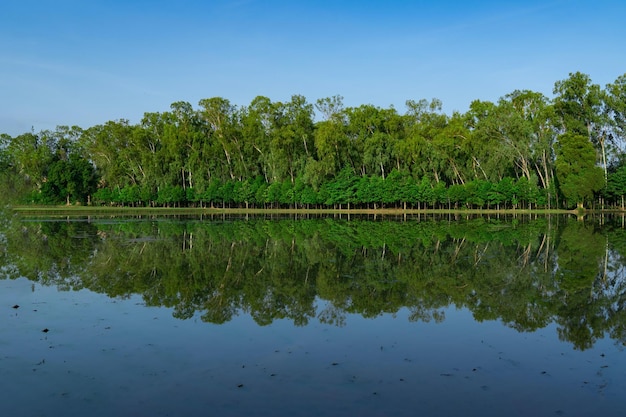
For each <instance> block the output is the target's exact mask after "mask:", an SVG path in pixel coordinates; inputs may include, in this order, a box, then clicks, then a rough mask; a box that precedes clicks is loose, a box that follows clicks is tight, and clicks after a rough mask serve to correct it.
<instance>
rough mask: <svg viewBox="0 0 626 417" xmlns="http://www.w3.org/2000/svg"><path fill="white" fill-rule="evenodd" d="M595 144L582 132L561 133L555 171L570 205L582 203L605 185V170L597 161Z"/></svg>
mask: <svg viewBox="0 0 626 417" xmlns="http://www.w3.org/2000/svg"><path fill="white" fill-rule="evenodd" d="M595 161H596V157H595V152H594V149H593V145H592V144H591V143H590V142H589V141H588V140H587V138H585V137H584V136H582V135H576V134H570V133H566V134H563V135H561V136H559V143H558V148H557V160H556V173H557V178H558V180H559V186H560V189H561V191H562V192H563V196H564V197H565V198H566V199H567V201H568V203H569V205H570V206H572V205H574V204H576V203H578V205H579V206H582V205H583V203H584V202H585V201H589V200H590V199H591V198H592V197H593V194H594V192H597V191H599V190H600V189H602V186H603V185H604V178H603V175H602V170H601V169H600V168H599V167H597V166H596V164H595Z"/></svg>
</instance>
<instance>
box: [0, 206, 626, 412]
mask: <svg viewBox="0 0 626 417" xmlns="http://www.w3.org/2000/svg"><path fill="white" fill-rule="evenodd" d="M607 223H608V224H607ZM2 236H3V239H2V240H0V254H1V255H0V256H1V260H2V265H3V266H2V269H1V270H0V271H1V272H2V277H3V278H4V279H2V280H0V312H1V314H2V319H1V320H0V370H1V371H0V372H1V376H0V392H2V409H3V410H4V411H3V413H2V414H3V415H14V416H56V415H64V416H74V415H76V416H78V415H81V416H82V415H102V416H109V415H120V416H160V415H162V416H166V415H170V416H172V415H186V416H196V415H198V416H199V415H202V416H206V415H209V416H211V415H215V416H243V415H259V416H263V415H292V416H317V415H341V416H344V415H354V416H357V415H358V416H415V415H427V416H449V415H466V416H467V415H469V416H474V415H475V416H502V415H507V416H529V415H534V416H560V415H563V416H589V415H604V416H621V415H624V407H625V406H626V396H625V395H624V394H625V392H624V386H625V383H626V356H625V355H626V354H625V352H624V341H625V340H626V338H625V337H624V334H625V331H624V330H625V329H626V317H625V316H624V314H625V313H623V310H624V300H625V296H626V291H625V288H626V287H625V284H624V281H625V277H624V262H623V259H624V258H623V254H624V253H626V251H624V246H626V239H625V234H624V229H623V228H622V227H621V223H620V222H619V221H617V222H616V223H615V222H605V221H604V220H601V221H596V220H593V219H592V220H586V221H583V222H579V221H576V220H575V219H574V220H572V219H567V218H543V219H532V220H531V219H527V220H523V219H522V220H515V219H504V220H502V219H499V220H492V219H483V218H480V219H470V220H464V219H460V220H458V221H454V222H450V221H445V220H444V221H440V220H435V219H409V220H407V221H395V220H394V221H371V220H356V221H355V220H351V221H349V222H348V221H345V220H332V219H313V220H306V219H300V220H297V221H293V220H290V219H283V220H267V219H249V220H240V219H230V220H227V221H222V220H220V221H217V220H211V219H209V220H206V219H204V220H199V219H148V220H144V219H106V220H105V219H90V220H89V221H87V220H85V219H75V220H71V221H67V220H63V221H56V220H50V219H46V220H45V221H40V220H32V219H31V220H29V219H20V220H19V221H17V222H11V224H9V225H8V226H7V227H6V230H5V231H4V232H3V235H2ZM16 306H19V307H18V308H14V307H16ZM44 330H47V331H44Z"/></svg>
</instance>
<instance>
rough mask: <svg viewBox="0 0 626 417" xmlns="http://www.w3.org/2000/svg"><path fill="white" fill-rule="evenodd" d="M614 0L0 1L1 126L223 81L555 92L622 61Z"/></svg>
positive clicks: (79, 115)
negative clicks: (576, 76) (573, 78)
mask: <svg viewBox="0 0 626 417" xmlns="http://www.w3.org/2000/svg"><path fill="white" fill-rule="evenodd" d="M625 22H626V2H625V1H623V0H612V1H604V0H596V1H583V0H572V1H567V0H545V1H537V0H527V1H502V0H500V1H433V0H429V1H394V0H388V1H370V0H359V1H356V0H355V1H352V0H349V1H348V0H347V1H341V0H317V1H313V0H311V1H306V2H304V1H295V0H291V1H280V0H231V1H226V0H212V1H211V0H207V1H201V0H170V1H161V0H139V1H133V0H40V1H36V0H3V1H2V2H1V3H0V132H4V133H8V134H10V135H17V134H20V133H24V132H26V131H30V129H31V127H33V128H34V129H35V131H39V130H42V129H53V128H54V127H55V126H57V125H78V126H80V127H83V128H87V127H90V126H93V125H96V124H100V123H104V122H106V121H108V120H117V119H121V118H124V119H129V120H130V121H131V123H138V122H139V121H140V120H141V117H142V115H143V113H144V112H153V111H167V110H169V105H170V104H171V103H172V102H175V101H188V102H190V103H191V104H192V105H193V106H194V108H197V107H198V106H197V104H198V101H199V100H200V99H202V98H209V97H215V96H221V97H224V98H227V99H229V100H230V101H231V103H233V104H236V105H247V104H249V103H250V101H251V100H252V99H253V98H254V97H255V96H257V95H264V96H267V97H269V98H270V99H271V100H272V101H287V100H289V99H290V97H291V95H293V94H302V95H304V96H305V97H306V98H307V99H308V100H309V101H310V102H312V103H313V102H315V100H317V99H318V98H322V97H329V96H332V95H337V94H338V95H342V96H343V97H344V103H345V104H346V105H347V106H358V105H361V104H374V105H377V106H381V107H388V106H390V105H393V106H394V107H395V108H396V109H398V111H400V112H401V113H403V112H404V111H405V106H404V103H405V101H406V100H407V99H414V100H419V99H422V98H426V99H431V98H433V97H436V98H439V99H440V100H442V101H443V104H444V111H445V112H446V113H447V114H451V113H452V111H454V110H458V111H461V112H465V111H467V109H468V106H469V104H470V102H471V101H472V100H475V99H480V100H490V101H496V100H498V98H500V97H501V96H503V95H505V94H508V93H510V92H512V91H514V90H516V89H530V90H534V91H538V92H541V93H544V94H545V95H547V96H548V97H552V88H553V86H554V82H555V81H558V80H562V79H565V78H567V77H568V74H569V73H570V72H575V71H581V72H583V73H586V74H588V75H589V76H591V79H592V80H593V82H594V83H596V84H600V85H601V86H602V87H604V86H605V85H606V84H607V83H610V82H613V81H615V79H616V78H617V77H618V76H619V75H621V74H624V73H626V23H625Z"/></svg>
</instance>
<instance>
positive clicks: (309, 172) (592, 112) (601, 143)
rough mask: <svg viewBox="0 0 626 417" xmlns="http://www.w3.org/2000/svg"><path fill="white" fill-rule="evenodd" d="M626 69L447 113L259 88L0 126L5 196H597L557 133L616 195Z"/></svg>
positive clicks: (319, 200) (292, 201) (465, 203)
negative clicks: (37, 128)
mask: <svg viewBox="0 0 626 417" xmlns="http://www.w3.org/2000/svg"><path fill="white" fill-rule="evenodd" d="M625 80H626V74H625V75H623V76H620V77H618V78H617V80H616V81H615V82H614V83H612V84H609V85H607V87H606V89H601V88H600V87H599V86H598V85H595V84H593V83H592V82H591V78H590V77H589V76H588V75H586V74H582V73H579V72H576V73H572V74H570V76H569V78H567V79H565V80H562V81H558V82H556V83H555V87H554V94H555V98H554V99H553V100H549V99H548V98H546V97H545V96H543V95H542V94H541V93H537V92H533V91H528V90H516V91H514V92H512V93H510V94H507V95H505V96H504V97H502V98H501V99H499V100H498V101H497V102H495V103H494V102H489V101H481V100H474V101H473V102H472V103H471V104H470V108H469V110H468V111H467V112H466V113H464V114H461V113H458V112H454V113H453V114H452V115H449V116H448V115H445V114H443V113H442V112H441V108H442V103H441V102H440V101H439V100H437V99H432V100H430V101H428V100H424V99H422V100H418V101H415V100H407V102H406V112H405V113H404V114H401V113H399V112H398V111H397V110H396V109H395V108H393V107H388V108H381V107H377V106H374V105H370V104H364V105H360V106H356V107H344V105H343V99H342V97H340V96H334V97H330V98H322V99H319V100H317V101H316V104H315V106H314V105H312V104H311V103H309V102H307V100H306V98H305V97H303V96H300V95H293V96H292V97H291V98H290V100H288V101H284V102H280V101H279V102H273V101H271V100H270V99H269V98H267V97H262V96H259V97H255V98H254V99H253V100H252V102H251V103H250V104H249V105H248V106H237V105H234V104H232V103H231V102H230V101H229V100H227V99H225V98H222V97H212V98H206V99H202V100H200V101H199V103H198V108H194V106H192V105H191V104H190V103H188V102H184V101H178V102H174V103H172V104H171V106H170V109H169V111H165V112H151V113H145V114H144V116H143V118H142V119H141V121H140V123H138V124H136V125H132V124H130V123H129V122H128V121H127V120H118V121H109V122H106V123H105V124H103V125H97V126H93V127H90V128H88V129H86V130H83V129H81V128H79V127H76V126H73V127H67V126H59V127H57V128H56V129H55V130H53V131H47V130H46V131H42V132H39V133H35V132H29V133H24V134H22V135H18V136H16V137H10V136H8V135H2V136H1V138H2V140H1V141H0V168H2V171H0V187H2V189H3V190H5V191H6V193H3V195H4V196H7V197H9V196H10V198H11V200H13V201H19V200H22V201H31V202H32V201H34V202H39V203H62V202H82V203H85V202H89V201H90V194H93V195H97V198H94V199H93V202H97V203H98V204H117V205H146V206H148V205H150V206H153V205H161V206H184V205H193V206H196V205H199V204H201V205H204V204H212V205H220V206H221V205H224V206H232V205H236V206H245V207H264V206H265V205H267V204H271V205H272V206H273V207H301V206H305V205H307V206H310V205H316V206H318V207H332V206H337V205H339V204H341V205H342V206H346V205H347V204H350V205H351V207H352V206H354V207H373V206H376V207H380V206H387V207H395V206H404V205H405V204H406V205H407V206H413V207H431V208H432V207H452V206H457V207H469V208H493V207H495V208H502V207H506V208H511V207H514V208H517V207H524V208H526V207H528V208H531V207H548V208H549V207H554V204H555V203H556V202H560V201H562V200H564V199H565V200H568V201H569V202H570V203H574V202H581V201H574V200H580V199H584V200H587V201H591V200H592V199H594V198H596V197H599V196H600V193H599V188H598V187H597V184H596V183H595V180H596V177H595V174H590V172H591V171H594V170H587V169H586V168H584V169H583V168H580V169H582V171H580V169H578V171H576V172H573V171H572V170H569V171H568V169H567V167H565V165H564V164H563V163H559V161H558V160H559V159H560V160H561V162H563V157H562V156H561V157H557V153H558V152H561V153H563V152H565V153H566V154H568V155H569V156H567V157H566V158H569V161H572V160H574V159H577V158H578V157H577V156H575V155H574V154H573V153H572V152H569V151H567V150H566V149H565V150H564V149H563V146H562V144H559V143H557V141H556V139H557V137H558V136H559V135H569V136H565V139H563V140H564V141H565V142H567V141H568V139H567V137H571V136H572V135H573V136H576V135H579V136H582V137H584V138H585V139H586V141H587V142H589V143H590V144H591V145H592V149H593V150H594V151H595V155H594V157H595V160H594V163H596V162H597V163H598V165H600V166H602V167H604V168H605V177H606V179H607V182H606V183H605V185H607V187H608V188H606V190H605V191H604V194H603V195H604V197H605V199H607V202H610V203H611V204H620V201H621V195H618V194H617V193H618V191H617V190H616V184H619V180H618V179H617V177H615V178H614V179H613V180H612V184H611V185H610V186H609V184H608V173H609V168H610V167H611V166H615V165H616V163H617V162H618V161H619V158H620V153H619V145H620V143H621V141H623V140H624V139H625V138H624V132H625V128H624V126H626V122H625V120H626V118H625V116H624V114H625V110H624V109H626V93H625V92H626V88H625V85H626V81H625ZM315 109H317V111H318V114H319V116H321V117H320V120H319V121H316V118H315V113H314V110H315ZM563 140H561V142H562V141H563ZM581 146H582V143H581ZM565 148H567V146H566V147H565ZM568 152H569V153H568ZM588 156H589V155H588V153H587V151H585V155H584V157H583V158H582V159H584V160H585V161H587V159H589V158H588ZM578 159H581V158H578ZM589 160H590V159H589ZM81 161H82V162H81ZM68 163H69V164H70V165H71V169H69V171H68V170H66V168H68V167H69V166H68V167H65V166H63V164H68ZM569 163H570V162H568V163H567V164H569ZM586 163H587V162H585V164H586ZM81 164H83V165H81ZM86 164H88V165H91V166H92V168H91V170H92V171H93V172H91V173H90V172H89V171H90V168H89V167H88V166H87V165H86ZM557 165H559V168H558V169H557ZM557 171H558V172H557ZM574 171H575V170H574ZM583 171H585V173H584V174H582V173H581V172H583ZM612 172H615V169H613V170H612ZM346 173H350V176H347V174H346ZM556 174H558V175H559V176H560V178H557V177H556ZM581 175H582V177H580V176H581ZM92 176H93V181H92V179H91V178H92ZM579 177H580V178H579ZM94 181H95V184H97V189H94V188H93V184H94ZM298 181H299V183H298V184H296V183H297V182H298ZM579 183H583V184H585V187H586V189H585V190H582V189H581V188H580V187H578V186H577V184H579ZM274 184H276V185H274ZM105 189H106V190H107V191H99V190H105ZM618 197H619V198H618Z"/></svg>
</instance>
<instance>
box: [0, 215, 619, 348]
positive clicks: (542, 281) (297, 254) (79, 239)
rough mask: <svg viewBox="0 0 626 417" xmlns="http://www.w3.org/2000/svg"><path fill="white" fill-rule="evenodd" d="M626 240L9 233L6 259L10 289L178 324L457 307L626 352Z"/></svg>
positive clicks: (206, 225) (496, 232)
mask: <svg viewBox="0 0 626 417" xmlns="http://www.w3.org/2000/svg"><path fill="white" fill-rule="evenodd" d="M601 223H603V224H601ZM625 237H626V229H624V228H623V225H622V224H617V223H615V224H614V223H611V222H605V221H603V222H600V221H596V220H594V219H587V220H585V221H579V220H576V219H574V218H566V217H558V216H556V217H555V216H553V217H540V218H533V219H532V220H531V219H528V218H521V219H520V218H518V219H508V220H498V219H486V218H476V219H468V220H459V221H435V220H432V219H431V220H429V219H421V220H420V221H417V220H415V219H414V220H410V219H409V220H408V221H404V222H402V221H368V220H359V219H352V220H350V221H347V220H333V219H309V220H307V219H299V220H297V221H294V220H286V219H283V220H265V219H249V220H245V221H244V220H237V221H220V222H216V221H208V222H207V221H198V220H188V221H179V220H166V219H161V220H156V219H153V220H151V221H137V220H136V219H126V220H122V221H109V222H105V221H96V222H87V221H82V222H77V221H70V222H61V221H58V222H55V221H44V222H39V221H33V222H19V223H15V222H14V223H12V225H11V226H10V227H9V229H8V232H7V234H6V239H5V243H4V246H5V247H6V249H5V250H4V252H3V255H1V256H3V257H4V258H5V259H4V262H3V264H4V265H12V266H14V267H13V268H4V269H3V271H4V272H3V274H4V275H7V276H9V277H11V278H14V277H16V276H20V275H21V276H26V277H28V278H29V279H31V280H34V281H37V282H40V283H42V284H44V285H57V286H58V287H59V288H61V289H81V288H88V289H90V290H92V291H96V292H101V293H106V294H108V295H109V296H111V297H126V296H129V295H131V294H141V295H142V297H143V298H144V300H145V302H146V304H147V305H151V306H165V307H170V308H172V309H173V312H174V313H173V314H174V315H175V316H176V317H178V318H181V319H186V318H190V317H192V316H194V315H195V314H197V313H198V314H200V315H201V318H202V320H204V321H207V322H212V323H224V322H227V321H229V320H231V319H232V318H233V316H236V315H238V314H249V315H251V316H252V317H253V318H254V320H255V321H256V322H257V323H259V324H260V325H265V324H269V323H272V322H273V321H274V320H277V319H290V320H292V321H293V322H294V323H295V324H297V325H305V324H307V323H308V322H309V321H310V320H312V319H317V320H320V321H322V322H326V323H332V324H336V325H342V324H343V323H345V318H346V315H347V314H349V313H357V314H360V315H362V316H365V317H374V316H377V315H380V314H382V313H393V312H397V311H398V310H399V309H401V308H407V309H409V310H410V319H411V320H415V321H428V320H435V321H441V320H444V319H445V316H444V309H445V308H446V307H448V306H451V305H453V306H456V307H465V308H468V309H469V310H471V311H472V312H473V314H474V317H475V318H476V319H477V320H479V321H482V320H500V321H502V322H503V323H505V324H506V325H508V326H511V327H513V328H515V329H517V330H519V331H532V330H534V329H537V328H542V327H545V326H546V325H548V324H550V323H556V324H557V326H558V332H559V336H560V337H561V338H562V339H563V340H567V341H570V342H571V343H573V344H574V345H575V346H576V347H577V348H580V349H585V348H588V347H590V346H592V345H593V343H594V341H595V340H596V339H598V338H600V337H603V336H604V335H605V334H609V335H610V336H611V337H612V338H614V339H616V340H617V341H620V342H626V333H625V329H626V316H625V315H624V311H623V310H624V306H625V303H624V301H625V299H626V282H625V281H626V279H625V264H626V262H625V260H624V256H625V254H626V243H625V242H626V239H625ZM318 299H321V300H325V301H326V302H325V303H323V307H318V303H317V300H318Z"/></svg>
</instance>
